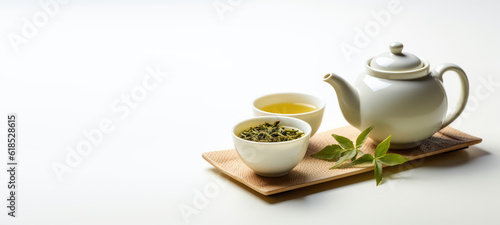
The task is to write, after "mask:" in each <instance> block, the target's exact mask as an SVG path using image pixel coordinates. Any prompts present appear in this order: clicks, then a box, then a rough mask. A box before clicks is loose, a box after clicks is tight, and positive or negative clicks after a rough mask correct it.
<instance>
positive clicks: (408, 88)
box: [324, 42, 469, 149]
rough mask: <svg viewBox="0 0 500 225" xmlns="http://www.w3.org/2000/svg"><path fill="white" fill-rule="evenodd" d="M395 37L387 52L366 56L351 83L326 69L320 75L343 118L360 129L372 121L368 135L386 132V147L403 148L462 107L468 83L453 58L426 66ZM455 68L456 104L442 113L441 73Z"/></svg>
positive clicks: (381, 135) (444, 107) (448, 120)
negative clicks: (458, 90) (458, 91)
mask: <svg viewBox="0 0 500 225" xmlns="http://www.w3.org/2000/svg"><path fill="white" fill-rule="evenodd" d="M402 49H403V45H402V44H401V43H398V42H396V43H392V44H391V45H390V50H391V52H390V53H385V54H382V55H380V56H377V57H374V58H372V59H369V60H368V61H367V63H366V65H365V68H366V72H365V73H362V74H361V75H360V76H359V77H358V78H357V80H356V82H355V83H354V85H351V84H349V83H347V82H346V81H345V80H344V79H342V78H341V77H340V76H338V75H335V74H327V75H325V77H324V81H325V82H328V83H329V84H331V85H332V86H333V87H334V89H335V91H336V92H337V98H338V100H339V105H340V107H341V109H342V113H343V115H344V117H345V118H346V120H347V121H348V122H349V123H350V124H351V125H353V126H354V127H356V128H358V129H360V130H363V129H366V128H367V127H369V126H372V125H373V126H375V128H374V129H373V130H372V132H371V133H370V138H372V139H373V140H374V141H375V142H381V141H383V140H384V139H385V138H387V137H388V136H389V135H392V139H391V148H396V149H406V148H411V147H415V146H417V145H418V144H419V143H420V142H421V141H422V140H424V139H426V138H429V137H430V136H432V135H433V134H434V133H435V132H437V131H438V130H440V129H441V128H444V127H445V126H447V125H449V124H450V123H451V122H453V120H455V119H456V118H457V117H458V116H459V115H460V113H461V112H462V111H463V109H464V108H465V105H466V102H467V98H468V95H469V83H468V79H467V76H466V75H465V72H464V71H463V70H462V69H461V68H460V67H458V66H457V65H454V64H450V63H447V64H441V65H439V66H437V67H436V68H435V70H434V71H432V72H431V71H430V69H429V62H427V61H426V60H424V59H420V58H418V57H416V56H414V55H412V54H410V53H403V52H402ZM447 71H453V72H455V73H456V74H457V75H458V76H459V78H460V81H461V95H460V99H459V101H458V103H457V107H455V108H456V109H455V110H454V111H453V112H451V113H450V114H449V116H447V112H448V109H447V104H448V102H447V96H446V93H445V90H444V88H443V79H442V76H443V74H444V73H445V72H447Z"/></svg>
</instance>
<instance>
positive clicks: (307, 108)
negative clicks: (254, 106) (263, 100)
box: [260, 102, 318, 114]
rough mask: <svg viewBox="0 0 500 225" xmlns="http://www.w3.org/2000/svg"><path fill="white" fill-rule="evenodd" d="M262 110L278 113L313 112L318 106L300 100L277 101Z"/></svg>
mask: <svg viewBox="0 0 500 225" xmlns="http://www.w3.org/2000/svg"><path fill="white" fill-rule="evenodd" d="M260 109H261V110H262V111H266V112H270V113H278V114H299V113H307V112H312V111H314V110H316V109H318V107H316V106H314V105H312V104H307V103H298V102H284V103H275V104H270V105H266V106H264V107H262V108H260Z"/></svg>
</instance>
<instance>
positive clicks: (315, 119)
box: [253, 93, 325, 136]
mask: <svg viewBox="0 0 500 225" xmlns="http://www.w3.org/2000/svg"><path fill="white" fill-rule="evenodd" d="M285 102H298V103H308V104H311V105H314V106H316V108H317V109H316V110H314V111H312V112H306V113H298V114H279V113H271V112H266V111H262V110H261V108H262V107H264V106H267V105H271V104H275V103H285ZM324 111H325V102H324V101H323V100H322V99H321V98H318V97H316V96H312V95H308V94H302V93H277V94H270V95H265V96H262V97H260V98H257V99H256V100H255V101H254V102H253V113H254V115H255V116H287V117H293V118H297V119H301V120H304V121H306V122H307V123H309V125H311V129H312V131H311V136H313V135H314V134H315V133H316V132H317V131H318V129H319V127H320V125H321V121H322V120H323V112H324Z"/></svg>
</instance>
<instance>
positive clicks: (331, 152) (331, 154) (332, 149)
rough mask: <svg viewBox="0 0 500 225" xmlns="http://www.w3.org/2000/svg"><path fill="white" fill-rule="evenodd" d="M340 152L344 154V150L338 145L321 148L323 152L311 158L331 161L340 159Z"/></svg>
mask: <svg viewBox="0 0 500 225" xmlns="http://www.w3.org/2000/svg"><path fill="white" fill-rule="evenodd" d="M342 152H344V150H343V149H342V147H340V145H328V146H326V147H325V148H323V150H321V151H319V152H318V153H316V154H314V155H311V156H312V157H314V158H317V159H323V160H328V161H333V160H336V159H338V158H340V155H341V154H342Z"/></svg>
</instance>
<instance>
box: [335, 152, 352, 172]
mask: <svg viewBox="0 0 500 225" xmlns="http://www.w3.org/2000/svg"><path fill="white" fill-rule="evenodd" d="M355 155H356V149H353V150H349V151H346V152H344V153H343V154H342V157H340V159H339V160H338V161H337V163H335V165H333V166H332V167H331V168H330V169H335V168H337V166H339V165H340V164H342V163H343V162H345V161H346V160H348V159H351V158H352V157H353V156H355Z"/></svg>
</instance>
